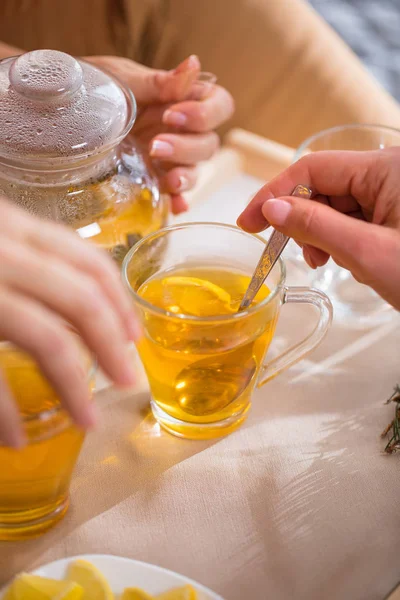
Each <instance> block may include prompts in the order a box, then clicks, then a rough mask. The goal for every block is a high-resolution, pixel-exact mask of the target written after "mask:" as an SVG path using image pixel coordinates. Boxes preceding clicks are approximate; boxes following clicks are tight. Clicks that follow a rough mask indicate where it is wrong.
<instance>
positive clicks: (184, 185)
mask: <svg viewBox="0 0 400 600" xmlns="http://www.w3.org/2000/svg"><path fill="white" fill-rule="evenodd" d="M196 180H197V171H196V168H195V167H175V168H172V169H171V170H169V171H168V172H166V173H164V174H163V175H162V176H161V177H160V178H159V183H160V188H161V190H162V191H163V192H166V193H170V194H181V193H183V192H187V191H188V190H190V189H192V187H194V185H195V183H196Z"/></svg>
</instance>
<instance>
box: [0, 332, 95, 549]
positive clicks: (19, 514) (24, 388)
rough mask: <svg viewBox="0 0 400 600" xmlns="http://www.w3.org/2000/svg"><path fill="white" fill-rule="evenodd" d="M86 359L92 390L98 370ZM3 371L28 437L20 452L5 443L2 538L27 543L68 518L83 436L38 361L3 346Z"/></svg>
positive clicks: (1, 453) (0, 462)
mask: <svg viewBox="0 0 400 600" xmlns="http://www.w3.org/2000/svg"><path fill="white" fill-rule="evenodd" d="M84 360H85V362H86V365H85V366H86V368H87V373H88V386H89V387H90V390H91V392H93V391H94V377H95V367H94V365H93V363H92V360H91V358H90V357H89V356H88V354H86V353H85V354H84ZM0 372H2V376H3V377H4V378H5V381H6V382H7V385H8V387H9V389H10V391H11V393H12V395H13V398H14V400H15V402H16V403H17V405H18V407H19V410H20V413H21V417H22V422H23V427H24V430H25V436H26V439H27V443H26V446H25V447H23V448H22V449H19V450H15V449H12V448H8V447H5V446H3V445H1V443H0V540H4V541H7V540H25V539H29V538H32V537H36V536H38V535H40V534H42V533H44V532H45V531H47V530H48V529H50V528H51V527H53V526H54V525H55V524H56V523H58V521H60V520H61V519H62V518H63V516H64V515H65V513H66V511H67V509H68V505H69V485H70V481H71V476H72V473H73V470H74V467H75V464H76V462H77V459H78V456H79V453H80V450H81V447H82V443H83V440H84V432H83V430H81V429H79V428H78V427H76V426H75V425H74V424H73V423H72V422H71V420H70V417H69V416H68V414H67V413H66V412H65V410H64V409H63V408H62V407H61V405H60V400H59V398H58V396H57V394H56V392H55V391H54V390H53V388H52V387H51V385H50V384H49V383H48V382H47V380H46V379H45V377H44V376H43V374H42V373H41V371H40V369H39V367H38V365H37V364H36V363H35V361H34V359H33V358H32V357H30V356H28V355H27V354H25V353H24V352H22V351H21V350H19V349H18V348H16V347H15V346H13V345H11V344H9V343H8V342H1V343H0Z"/></svg>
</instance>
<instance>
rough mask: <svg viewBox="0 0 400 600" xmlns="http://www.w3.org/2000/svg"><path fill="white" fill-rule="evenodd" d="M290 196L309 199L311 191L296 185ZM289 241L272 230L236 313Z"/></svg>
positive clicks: (246, 305) (242, 308)
mask: <svg viewBox="0 0 400 600" xmlns="http://www.w3.org/2000/svg"><path fill="white" fill-rule="evenodd" d="M291 195H292V196H297V197H298V198H307V199H309V198H311V196H312V191H311V190H310V188H308V187H306V186H305V185H297V186H296V187H295V188H294V190H293V192H292V194H291ZM289 239H290V238H289V237H288V236H287V235H284V234H283V233H280V232H279V231H276V230H274V231H273V232H272V235H271V237H270V238H269V240H268V243H267V245H266V247H265V250H264V252H263V253H262V255H261V258H260V260H259V261H258V264H257V266H256V269H255V271H254V273H253V277H252V278H251V281H250V284H249V287H248V288H247V290H246V293H245V295H244V296H243V300H242V302H241V303H240V306H239V309H238V312H241V311H242V310H245V309H246V308H248V307H249V306H250V304H251V303H252V302H253V300H254V298H255V296H256V294H257V292H258V291H259V289H260V288H261V286H262V285H263V283H264V281H265V280H266V278H267V277H268V275H269V274H270V272H271V270H272V269H273V267H274V266H275V263H276V261H277V260H278V258H279V257H280V255H281V254H282V251H283V249H284V248H285V246H286V244H287V243H288V241H289Z"/></svg>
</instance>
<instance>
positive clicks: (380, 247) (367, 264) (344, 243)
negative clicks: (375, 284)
mask: <svg viewBox="0 0 400 600" xmlns="http://www.w3.org/2000/svg"><path fill="white" fill-rule="evenodd" d="M262 212H263V215H264V217H265V219H266V220H268V222H269V223H271V225H272V226H273V227H275V228H276V229H278V230H279V231H281V232H282V233H284V234H285V235H288V236H289V237H293V238H295V239H297V240H299V241H300V242H301V243H303V244H307V245H311V246H314V247H316V248H319V249H320V250H323V251H324V252H326V253H327V254H329V255H331V256H332V257H333V258H334V259H335V260H339V261H341V263H343V264H344V265H345V266H346V268H347V269H350V270H351V271H352V272H354V273H355V274H356V276H358V277H362V278H364V280H365V282H368V281H369V276H370V274H371V273H373V274H374V278H375V281H384V276H386V277H387V278H388V280H391V279H393V277H395V275H394V273H398V276H399V277H400V261H399V264H398V265H395V264H394V263H395V261H396V254H398V250H397V251H395V249H393V253H392V255H390V256H387V255H388V250H389V248H391V247H392V246H393V243H394V242H393V240H392V238H391V237H390V236H391V235H394V234H395V232H394V231H393V230H389V229H387V228H385V227H382V226H379V225H374V224H372V223H366V222H365V221H361V220H359V219H353V218H351V217H349V216H347V215H343V214H341V213H339V212H338V211H336V210H334V209H333V208H330V207H328V206H324V205H323V204H320V203H317V202H310V201H308V200H303V199H300V198H295V197H293V196H288V197H285V198H275V199H270V200H268V201H267V202H265V203H264V205H263V207H262ZM371 248H373V249H374V251H373V252H371ZM382 256H385V261H382V258H381V257H382ZM386 257H387V259H386ZM382 262H383V263H384V265H382V264H381V263H382ZM390 268H392V269H393V272H392V273H391V272H390Z"/></svg>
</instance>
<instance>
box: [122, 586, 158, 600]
mask: <svg viewBox="0 0 400 600" xmlns="http://www.w3.org/2000/svg"><path fill="white" fill-rule="evenodd" d="M121 600H154V597H153V596H150V594H147V592H144V591H143V590H139V588H126V590H124V593H123V594H122V596H121Z"/></svg>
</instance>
